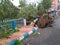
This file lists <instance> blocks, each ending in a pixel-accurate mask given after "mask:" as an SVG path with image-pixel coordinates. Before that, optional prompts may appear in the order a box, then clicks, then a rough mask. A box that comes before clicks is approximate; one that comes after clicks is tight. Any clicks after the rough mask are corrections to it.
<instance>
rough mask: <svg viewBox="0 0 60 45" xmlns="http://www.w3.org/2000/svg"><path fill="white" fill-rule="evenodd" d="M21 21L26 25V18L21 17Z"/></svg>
mask: <svg viewBox="0 0 60 45" xmlns="http://www.w3.org/2000/svg"><path fill="white" fill-rule="evenodd" d="M23 22H24V26H26V19H25V18H24V19H23Z"/></svg>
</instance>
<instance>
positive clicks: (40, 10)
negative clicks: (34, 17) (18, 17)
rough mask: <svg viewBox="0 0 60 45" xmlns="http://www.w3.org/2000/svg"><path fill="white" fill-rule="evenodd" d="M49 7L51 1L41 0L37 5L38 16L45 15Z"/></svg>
mask: <svg viewBox="0 0 60 45" xmlns="http://www.w3.org/2000/svg"><path fill="white" fill-rule="evenodd" d="M50 7H51V0H43V1H42V2H41V3H39V4H38V6H37V8H38V14H41V13H47V12H48V9H49V8H50Z"/></svg>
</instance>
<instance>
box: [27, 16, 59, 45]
mask: <svg viewBox="0 0 60 45" xmlns="http://www.w3.org/2000/svg"><path fill="white" fill-rule="evenodd" d="M52 25H53V26H52V27H46V28H43V29H38V32H40V35H39V36H38V37H34V36H33V35H31V36H30V37H29V38H27V40H28V41H29V42H30V43H31V45H60V17H58V18H56V19H55V20H54V23H53V24H52Z"/></svg>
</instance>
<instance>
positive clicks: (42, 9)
mask: <svg viewBox="0 0 60 45" xmlns="http://www.w3.org/2000/svg"><path fill="white" fill-rule="evenodd" d="M37 8H38V14H42V13H44V7H43V5H42V3H39V4H38V6H37Z"/></svg>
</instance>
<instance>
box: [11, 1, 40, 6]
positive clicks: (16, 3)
mask: <svg viewBox="0 0 60 45" xmlns="http://www.w3.org/2000/svg"><path fill="white" fill-rule="evenodd" d="M40 1H41V0H27V2H28V3H31V2H33V3H37V2H40ZM12 3H13V4H14V5H15V6H18V5H19V0H14V1H12Z"/></svg>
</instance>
